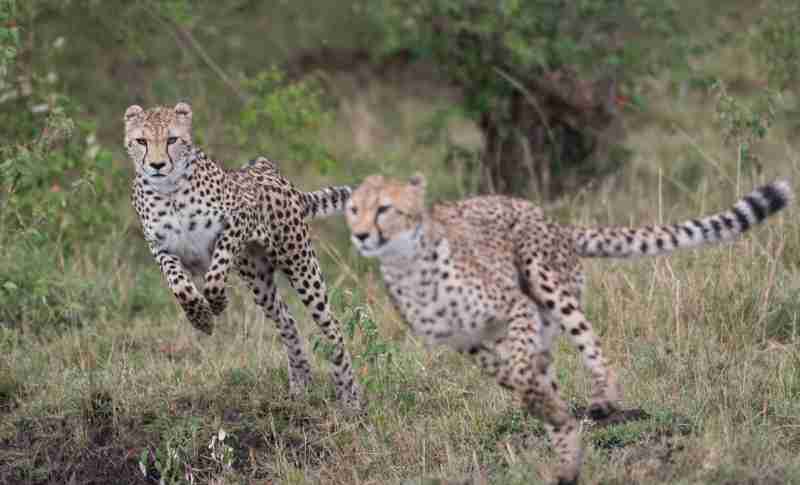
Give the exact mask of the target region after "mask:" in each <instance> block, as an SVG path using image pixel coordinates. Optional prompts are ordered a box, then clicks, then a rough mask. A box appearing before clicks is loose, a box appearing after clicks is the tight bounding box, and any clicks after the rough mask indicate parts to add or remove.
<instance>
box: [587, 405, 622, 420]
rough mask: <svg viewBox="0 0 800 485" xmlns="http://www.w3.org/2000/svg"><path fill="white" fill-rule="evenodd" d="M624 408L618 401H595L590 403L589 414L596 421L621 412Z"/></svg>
mask: <svg viewBox="0 0 800 485" xmlns="http://www.w3.org/2000/svg"><path fill="white" fill-rule="evenodd" d="M621 409H622V408H621V407H620V406H619V404H618V403H616V402H614V401H609V400H602V401H599V400H598V401H594V402H592V403H590V404H589V409H588V410H587V413H586V414H587V415H588V416H589V417H590V418H592V419H593V420H595V421H600V420H603V419H606V418H608V417H609V416H611V415H612V414H614V413H616V412H619V411H620V410H621Z"/></svg>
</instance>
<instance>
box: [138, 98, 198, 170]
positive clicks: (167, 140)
mask: <svg viewBox="0 0 800 485" xmlns="http://www.w3.org/2000/svg"><path fill="white" fill-rule="evenodd" d="M125 148H126V149H127V150H128V155H129V156H130V157H131V160H132V161H133V163H134V166H135V169H136V173H138V174H140V175H142V176H144V177H147V178H148V179H150V180H151V181H152V182H153V183H154V184H156V185H161V184H164V183H169V182H172V183H174V182H175V181H176V180H177V178H178V177H179V176H180V175H181V174H182V172H185V171H186V169H187V166H188V164H187V161H188V160H189V158H190V155H191V152H192V108H191V107H190V106H189V105H188V104H186V103H178V104H176V105H175V107H174V108H166V107H162V106H159V107H156V108H151V109H148V110H146V111H145V110H144V109H142V107H141V106H138V105H135V104H134V105H133V106H129V107H128V109H127V110H125Z"/></svg>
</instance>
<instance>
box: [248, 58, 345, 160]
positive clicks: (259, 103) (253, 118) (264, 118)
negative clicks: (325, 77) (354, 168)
mask: <svg viewBox="0 0 800 485" xmlns="http://www.w3.org/2000/svg"><path fill="white" fill-rule="evenodd" d="M244 87H245V88H246V89H247V90H248V92H249V93H250V95H251V97H250V98H249V99H248V100H247V102H246V104H245V107H244V109H243V110H242V114H241V119H240V124H239V128H238V133H237V134H238V138H239V142H240V144H242V145H243V146H251V147H252V146H256V147H258V150H259V153H261V152H263V154H264V155H266V156H267V157H269V158H273V157H275V158H286V157H288V158H290V159H294V160H298V161H314V162H315V163H316V164H317V166H318V168H319V170H320V171H322V172H323V173H324V172H327V171H329V170H331V169H332V168H333V167H334V165H335V162H334V160H333V158H332V156H331V154H330V153H329V152H328V151H327V149H326V148H325V147H324V146H323V145H322V144H321V143H319V142H317V141H314V140H316V139H317V138H318V136H316V135H318V134H319V131H320V129H321V128H322V127H323V126H325V125H326V124H327V123H329V122H330V120H331V112H330V111H329V110H328V109H327V108H326V106H325V102H324V93H323V91H322V86H321V84H320V80H319V79H318V78H316V77H314V76H309V77H307V78H304V79H301V80H298V81H289V80H287V78H286V74H284V72H283V71H281V70H280V69H278V68H275V67H273V68H271V69H268V70H266V71H262V72H260V73H258V74H257V75H256V76H254V77H253V78H250V79H248V80H246V81H245V82H244ZM265 132H266V134H268V135H269V136H268V137H266V139H265V137H264V134H265Z"/></svg>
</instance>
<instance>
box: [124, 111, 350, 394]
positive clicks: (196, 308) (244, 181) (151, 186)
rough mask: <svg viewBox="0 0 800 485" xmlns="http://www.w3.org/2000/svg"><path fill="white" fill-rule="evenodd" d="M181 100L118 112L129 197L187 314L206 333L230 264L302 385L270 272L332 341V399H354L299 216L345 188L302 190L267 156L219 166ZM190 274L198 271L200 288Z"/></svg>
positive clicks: (339, 203) (304, 377)
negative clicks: (197, 140)
mask: <svg viewBox="0 0 800 485" xmlns="http://www.w3.org/2000/svg"><path fill="white" fill-rule="evenodd" d="M191 121H192V110H191V107H190V106H189V105H188V104H186V103H179V104H177V105H176V106H175V107H174V108H165V107H156V108H152V109H149V110H147V111H145V110H144V109H142V108H141V107H139V106H136V105H134V106H131V107H129V108H128V109H127V111H126V112H125V146H126V148H127V150H128V154H129V156H130V158H131V160H132V161H133V163H134V168H135V177H134V179H133V183H132V201H133V206H134V208H135V209H136V213H137V214H138V216H139V221H140V223H141V225H142V228H143V230H144V235H145V239H146V240H147V243H148V245H149V247H150V251H151V252H152V253H153V256H154V257H155V259H156V261H158V263H159V265H160V267H161V272H162V274H163V275H164V278H165V280H166V282H167V284H168V285H169V287H170V289H171V290H172V292H173V294H174V295H175V298H176V299H177V301H178V303H179V304H180V306H181V307H182V308H183V310H184V312H185V314H186V316H187V318H188V319H189V322H190V323H191V324H192V325H193V326H194V327H195V328H197V329H198V330H201V331H203V332H205V333H207V334H211V333H212V331H213V317H214V315H219V314H220V313H222V311H223V310H224V309H225V307H226V306H227V302H228V300H227V297H226V293H225V285H226V281H227V278H228V274H229V273H230V271H231V270H236V271H237V272H238V274H239V276H240V277H241V278H242V279H243V280H244V282H245V283H246V284H247V286H248V287H249V288H250V289H251V290H252V292H253V294H254V296H255V303H256V305H258V306H259V307H261V308H262V310H263V311H264V313H265V314H266V315H267V317H269V318H270V319H272V320H273V321H275V322H276V323H277V325H278V329H279V331H280V335H281V339H282V341H283V344H284V346H285V348H286V351H287V354H288V357H289V385H290V391H291V392H292V393H293V394H299V393H301V392H302V391H303V390H304V389H305V387H306V385H307V384H308V382H309V380H310V377H311V368H310V365H309V361H308V357H307V356H306V353H305V351H304V349H303V344H302V341H301V340H300V337H299V334H298V331H297V326H296V324H295V320H294V318H293V317H292V315H291V314H290V313H289V310H288V308H287V306H286V303H284V301H283V300H282V299H281V297H280V294H279V293H278V291H277V288H276V285H275V281H274V276H275V272H276V271H281V272H282V273H283V274H284V275H286V277H287V279H288V280H289V283H290V284H291V286H292V287H293V288H294V290H295V291H296V292H297V293H298V295H299V296H300V298H301V299H302V301H303V304H304V305H305V306H306V307H308V309H309V311H310V313H311V315H312V317H313V319H314V321H315V322H316V323H317V325H318V326H319V327H320V329H321V330H322V332H323V334H324V335H325V337H326V339H327V340H328V342H330V344H331V345H332V346H333V349H334V351H333V352H332V357H331V363H332V367H333V377H334V381H335V386H336V394H337V398H339V399H340V400H342V401H343V402H344V403H345V404H346V405H347V406H350V407H355V408H358V407H359V406H360V392H359V388H358V385H357V383H356V382H355V380H354V378H353V372H352V368H351V360H350V355H349V353H348V352H347V349H346V348H345V346H344V343H343V339H342V335H341V332H340V330H339V324H338V323H337V321H336V320H335V318H334V317H333V316H332V315H331V312H330V308H329V305H328V298H327V291H326V285H325V280H324V279H323V277H322V274H321V272H320V266H319V261H318V259H317V256H316V254H315V251H314V247H313V246H312V244H311V238H310V233H309V227H308V225H307V224H306V220H307V219H309V218H312V217H316V216H321V215H327V214H333V213H336V212H341V210H342V208H343V207H344V203H345V201H346V200H347V199H348V198H349V195H350V189H349V188H347V187H335V188H330V189H323V190H320V191H316V192H310V193H306V192H301V191H299V190H298V189H296V188H295V187H294V186H293V185H292V184H291V182H289V180H287V179H286V178H285V177H283V176H282V175H281V174H280V171H279V170H278V167H277V165H276V164H275V163H274V162H272V161H269V160H267V159H266V158H264V157H260V158H257V159H255V160H252V161H250V162H248V163H247V164H245V166H243V167H241V168H239V169H237V170H226V169H225V168H223V167H221V166H220V165H219V164H217V163H216V162H214V161H213V160H212V159H210V158H208V157H207V156H206V154H205V153H203V151H202V150H200V148H198V147H196V146H195V145H194V144H193V143H192V126H191ZM193 278H198V279H201V280H202V293H201V292H200V291H199V290H198V289H197V286H196V285H195V282H194V281H193Z"/></svg>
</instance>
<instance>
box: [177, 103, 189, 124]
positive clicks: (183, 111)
mask: <svg viewBox="0 0 800 485" xmlns="http://www.w3.org/2000/svg"><path fill="white" fill-rule="evenodd" d="M175 114H176V115H177V116H178V120H179V121H180V122H182V123H185V124H187V125H189V126H191V124H192V107H191V106H189V103H184V102H180V103H178V104H176V105H175Z"/></svg>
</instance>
